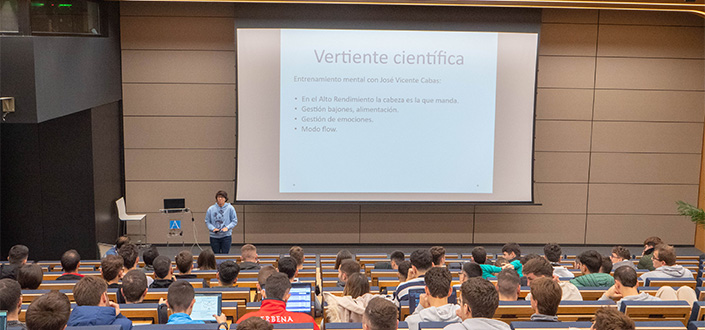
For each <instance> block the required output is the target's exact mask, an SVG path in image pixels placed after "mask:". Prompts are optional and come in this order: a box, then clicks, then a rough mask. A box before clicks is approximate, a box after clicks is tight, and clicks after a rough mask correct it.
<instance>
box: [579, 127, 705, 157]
mask: <svg viewBox="0 0 705 330" xmlns="http://www.w3.org/2000/svg"><path fill="white" fill-rule="evenodd" d="M702 134H703V125H702V124H695V123H692V124H691V123H645V122H595V124H594V127H593V135H592V150H593V152H661V153H700V149H701V148H702Z"/></svg>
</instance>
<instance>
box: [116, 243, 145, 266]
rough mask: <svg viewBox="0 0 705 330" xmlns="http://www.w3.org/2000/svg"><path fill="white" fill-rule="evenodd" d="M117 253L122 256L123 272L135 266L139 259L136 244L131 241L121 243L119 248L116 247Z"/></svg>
mask: <svg viewBox="0 0 705 330" xmlns="http://www.w3.org/2000/svg"><path fill="white" fill-rule="evenodd" d="M118 255H119V256H120V257H121V258H122V263H123V267H125V273H127V272H128V271H130V270H132V269H135V268H137V265H138V264H139V261H140V254H139V250H138V249H137V246H136V245H134V244H132V243H125V244H123V245H122V246H121V247H120V249H118Z"/></svg>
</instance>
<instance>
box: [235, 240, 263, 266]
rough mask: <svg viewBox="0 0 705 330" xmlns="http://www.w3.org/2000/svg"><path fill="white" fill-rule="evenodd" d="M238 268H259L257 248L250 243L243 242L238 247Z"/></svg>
mask: <svg viewBox="0 0 705 330" xmlns="http://www.w3.org/2000/svg"><path fill="white" fill-rule="evenodd" d="M240 260H241V261H240V265H239V266H240V270H259V269H260V268H262V266H261V265H260V264H259V255H257V248H256V247H255V246H254V245H252V244H245V245H243V246H242V247H241V248H240Z"/></svg>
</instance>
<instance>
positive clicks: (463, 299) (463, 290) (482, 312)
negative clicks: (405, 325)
mask: <svg viewBox="0 0 705 330" xmlns="http://www.w3.org/2000/svg"><path fill="white" fill-rule="evenodd" d="M507 271H512V272H516V271H514V270H507ZM517 277H518V275H517ZM458 303H459V304H460V308H459V309H458V311H457V313H458V316H459V317H460V318H461V319H462V320H463V322H462V323H454V324H449V325H446V327H445V328H443V330H471V329H494V330H509V329H511V328H510V327H509V324H507V323H504V322H502V321H500V320H493V319H492V317H493V316H494V312H495V311H496V310H497V307H498V306H499V297H498V295H497V290H495V287H494V285H492V283H490V282H489V281H488V280H486V279H483V278H480V277H475V278H471V279H469V280H467V281H466V282H465V283H463V284H462V285H461V286H460V295H459V296H458Z"/></svg>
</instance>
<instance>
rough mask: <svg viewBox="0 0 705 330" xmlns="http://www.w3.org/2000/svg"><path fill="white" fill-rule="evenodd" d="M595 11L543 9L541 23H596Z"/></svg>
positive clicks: (596, 14) (596, 12)
mask: <svg viewBox="0 0 705 330" xmlns="http://www.w3.org/2000/svg"><path fill="white" fill-rule="evenodd" d="M598 13H599V11H597V10H581V9H568V10H565V9H543V11H542V13H541V14H542V15H541V21H542V22H544V23H583V24H584V23H595V24H596V23H597V20H598Z"/></svg>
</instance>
